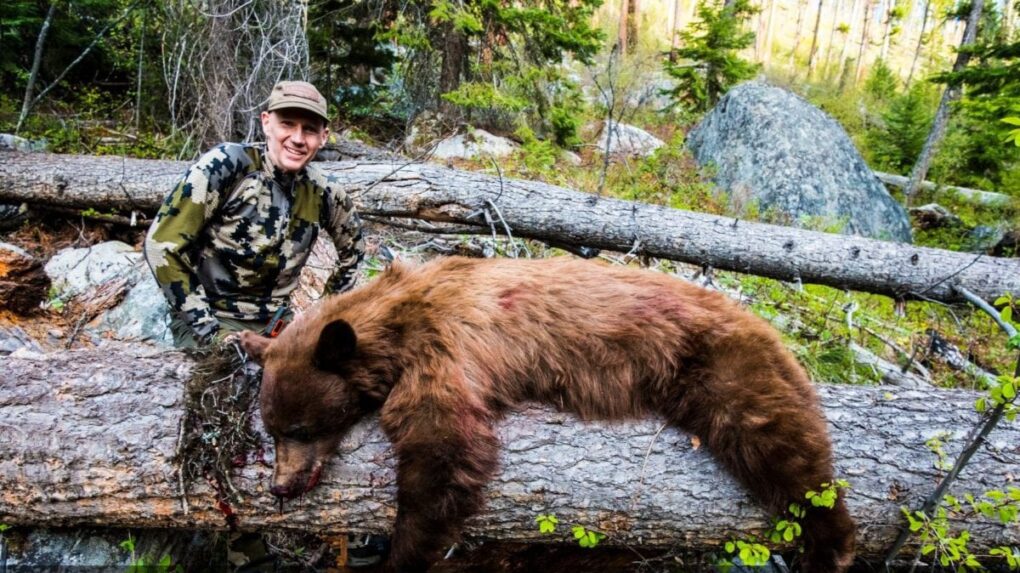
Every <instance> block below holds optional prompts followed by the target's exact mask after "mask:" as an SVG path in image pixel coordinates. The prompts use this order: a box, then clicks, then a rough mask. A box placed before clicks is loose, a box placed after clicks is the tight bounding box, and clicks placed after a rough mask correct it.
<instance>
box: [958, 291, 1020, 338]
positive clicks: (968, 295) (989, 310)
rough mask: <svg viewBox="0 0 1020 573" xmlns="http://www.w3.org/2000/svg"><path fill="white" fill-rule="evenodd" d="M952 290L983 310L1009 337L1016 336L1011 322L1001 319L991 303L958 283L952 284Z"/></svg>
mask: <svg viewBox="0 0 1020 573" xmlns="http://www.w3.org/2000/svg"><path fill="white" fill-rule="evenodd" d="M953 291H955V292H957V293H959V294H961V295H963V297H964V298H965V299H967V300H968V301H969V302H970V303H971V304H973V305H974V306H976V307H978V308H980V309H981V310H983V311H985V313H986V314H988V315H989V316H991V317H992V320H994V321H995V324H998V325H999V328H1001V329H1002V330H1003V331H1005V333H1006V335H1007V336H1009V337H1010V338H1013V337H1014V336H1016V334H1017V332H1016V328H1015V327H1014V326H1013V325H1012V324H1010V323H1008V322H1006V321H1005V320H1003V319H1002V315H1001V314H999V311H997V310H995V308H994V307H992V305H990V304H988V303H987V302H985V301H984V300H983V299H982V298H981V297H979V296H978V295H976V294H974V293H972V292H970V291H969V290H967V289H965V288H964V287H962V286H959V285H953Z"/></svg>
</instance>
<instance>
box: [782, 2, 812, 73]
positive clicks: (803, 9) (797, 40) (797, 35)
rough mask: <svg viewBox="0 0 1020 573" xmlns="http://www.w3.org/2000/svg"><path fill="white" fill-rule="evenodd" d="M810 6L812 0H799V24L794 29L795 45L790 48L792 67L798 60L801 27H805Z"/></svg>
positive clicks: (790, 64)
mask: <svg viewBox="0 0 1020 573" xmlns="http://www.w3.org/2000/svg"><path fill="white" fill-rule="evenodd" d="M809 8H810V2H807V1H806V0H797V24H796V26H794V30H793V47H792V48H790V61H789V63H788V64H787V65H788V66H789V67H790V69H792V70H793V69H795V68H794V64H795V63H796V61H797V48H799V47H800V37H801V28H802V27H803V23H804V17H805V15H806V14H805V13H806V12H807V11H808V9H809Z"/></svg>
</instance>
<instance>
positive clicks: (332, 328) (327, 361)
mask: <svg viewBox="0 0 1020 573" xmlns="http://www.w3.org/2000/svg"><path fill="white" fill-rule="evenodd" d="M357 343H358V337H357V336H356V335H355V334H354V329H353V328H352V327H351V325H350V324H349V323H348V322H347V321H345V320H334V321H333V322H331V323H329V324H327V325H326V326H325V328H323V329H322V333H321V334H319V343H318V345H316V347H315V367H316V368H318V369H320V370H326V371H329V372H336V371H337V370H338V369H339V368H340V365H341V364H342V363H344V362H345V361H347V360H349V359H350V358H352V357H353V356H354V350H355V348H356V346H357Z"/></svg>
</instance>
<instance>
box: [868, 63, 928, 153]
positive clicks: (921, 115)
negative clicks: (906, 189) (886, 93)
mask: <svg viewBox="0 0 1020 573" xmlns="http://www.w3.org/2000/svg"><path fill="white" fill-rule="evenodd" d="M932 115H933V106H932V102H931V98H930V94H929V89H928V88H927V86H925V85H924V84H921V83H917V84H914V85H913V86H912V87H911V88H910V90H909V91H907V93H905V94H903V95H900V96H896V97H893V98H891V100H890V102H889V109H888V110H887V111H885V112H884V113H882V114H881V118H882V122H881V124H880V125H876V126H874V127H872V128H871V129H869V130H868V131H867V134H866V136H865V142H866V144H867V152H868V158H869V160H870V163H871V164H872V165H874V166H875V167H877V168H878V169H882V170H885V171H891V172H893V173H905V172H906V171H908V170H909V169H910V167H911V166H912V165H913V164H914V161H916V160H917V156H918V155H919V154H920V153H921V147H922V146H923V145H924V141H925V138H926V137H927V136H928V130H929V127H930V125H931V120H932Z"/></svg>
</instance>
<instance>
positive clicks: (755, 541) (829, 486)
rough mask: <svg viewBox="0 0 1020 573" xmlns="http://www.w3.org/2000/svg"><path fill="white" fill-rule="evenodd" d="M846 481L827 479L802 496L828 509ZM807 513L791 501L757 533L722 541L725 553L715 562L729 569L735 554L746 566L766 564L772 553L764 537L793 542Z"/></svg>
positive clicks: (782, 543)
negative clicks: (783, 511) (782, 512)
mask: <svg viewBox="0 0 1020 573" xmlns="http://www.w3.org/2000/svg"><path fill="white" fill-rule="evenodd" d="M849 487H850V483H849V482H848V481H846V480H842V479H838V480H835V481H833V482H831V483H823V484H820V485H819V489H818V490H809V491H807V492H805V494H804V499H806V500H808V501H810V502H811V505H812V506H813V507H815V508H821V509H832V508H833V507H835V506H836V500H837V499H838V497H839V490H844V489H849ZM805 515H807V510H806V509H805V508H804V507H803V506H802V505H801V504H799V503H791V504H790V505H789V506H788V507H787V510H786V513H785V514H783V515H780V516H777V517H774V518H773V519H772V526H771V527H770V528H769V529H768V530H767V531H765V532H764V533H762V534H761V535H760V536H750V537H747V538H744V539H732V540H730V541H727V542H726V544H725V545H723V550H724V551H725V553H726V554H727V555H726V556H725V557H723V558H722V559H721V560H720V561H719V563H718V566H719V567H720V568H721V569H722V570H723V571H729V570H730V569H731V568H732V567H733V566H734V565H735V558H739V559H740V562H741V563H742V564H743V565H745V566H748V567H761V566H764V565H767V564H768V562H769V559H770V558H771V557H772V549H770V548H769V546H768V545H766V544H765V543H766V541H767V542H769V543H771V544H773V546H792V545H796V544H797V542H798V541H799V540H800V539H801V534H802V533H803V527H802V526H801V520H803V519H804V516H805Z"/></svg>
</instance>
